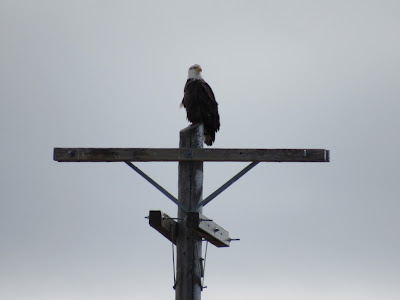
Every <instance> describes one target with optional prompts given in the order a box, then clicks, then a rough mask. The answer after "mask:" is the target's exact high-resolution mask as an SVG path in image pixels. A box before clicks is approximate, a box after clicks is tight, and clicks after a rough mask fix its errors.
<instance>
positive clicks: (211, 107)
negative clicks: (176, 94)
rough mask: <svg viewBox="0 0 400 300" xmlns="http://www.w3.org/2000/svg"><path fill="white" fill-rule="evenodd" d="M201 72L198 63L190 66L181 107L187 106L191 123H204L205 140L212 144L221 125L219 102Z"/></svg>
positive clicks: (209, 144)
mask: <svg viewBox="0 0 400 300" xmlns="http://www.w3.org/2000/svg"><path fill="white" fill-rule="evenodd" d="M201 72H202V69H201V67H200V66H199V65H197V64H196V65H193V66H191V67H190V68H189V71H188V79H187V81H186V84H185V89H184V95H183V100H182V103H181V105H180V107H182V106H183V107H185V108H186V113H187V119H188V120H189V121H190V122H191V123H193V124H198V123H203V125H204V142H205V143H206V144H207V145H208V146H211V145H212V144H213V142H214V141H215V133H216V132H217V131H218V130H219V127H220V122H219V114H218V103H217V101H215V96H214V93H213V91H212V89H211V87H210V86H209V85H208V84H207V82H205V81H204V79H203V77H202V76H201Z"/></svg>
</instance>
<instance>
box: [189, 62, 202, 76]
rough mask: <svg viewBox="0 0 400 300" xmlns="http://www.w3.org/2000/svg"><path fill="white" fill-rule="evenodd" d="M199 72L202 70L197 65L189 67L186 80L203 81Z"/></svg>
mask: <svg viewBox="0 0 400 300" xmlns="http://www.w3.org/2000/svg"><path fill="white" fill-rule="evenodd" d="M201 71H203V70H202V69H201V67H200V66H199V65H198V64H195V65H193V66H191V67H190V68H189V71H188V79H203V77H202V76H201Z"/></svg>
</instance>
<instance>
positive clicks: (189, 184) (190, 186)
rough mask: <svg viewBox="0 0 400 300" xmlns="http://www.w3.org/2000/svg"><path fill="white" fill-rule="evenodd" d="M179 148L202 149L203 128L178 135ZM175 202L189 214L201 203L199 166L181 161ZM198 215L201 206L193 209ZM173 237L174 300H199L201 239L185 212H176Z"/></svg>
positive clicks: (193, 128) (201, 188) (200, 167)
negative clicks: (175, 231) (175, 264)
mask: <svg viewBox="0 0 400 300" xmlns="http://www.w3.org/2000/svg"><path fill="white" fill-rule="evenodd" d="M179 148H181V149H182V148H203V126H199V125H195V126H190V127H188V128H186V129H184V130H182V131H181V132H180V142H179ZM178 177H179V179H178V200H179V202H181V203H182V204H183V205H184V206H185V207H186V208H187V209H188V210H189V211H192V209H193V208H194V207H195V206H196V205H197V204H198V203H200V202H201V200H203V162H202V161H181V162H179V173H178ZM196 212H200V213H201V212H202V206H201V207H199V208H198V209H196ZM178 220H182V221H181V222H179V223H178V231H177V236H176V253H177V277H176V284H175V299H176V300H192V299H193V300H200V299H201V290H202V288H203V287H202V283H201V264H202V261H201V239H202V238H201V237H200V236H199V235H198V234H196V232H195V231H193V230H191V228H189V227H188V226H187V212H185V211H184V210H183V209H181V208H178Z"/></svg>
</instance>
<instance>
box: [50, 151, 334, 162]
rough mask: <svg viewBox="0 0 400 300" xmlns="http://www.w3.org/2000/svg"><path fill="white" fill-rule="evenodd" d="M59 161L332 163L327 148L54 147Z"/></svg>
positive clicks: (55, 157) (56, 158)
mask: <svg viewBox="0 0 400 300" xmlns="http://www.w3.org/2000/svg"><path fill="white" fill-rule="evenodd" d="M54 160H55V161H59V162H113V161H260V162H329V150H325V149H222V148H215V149H214V148H213V149H203V148H189V147H185V148H54Z"/></svg>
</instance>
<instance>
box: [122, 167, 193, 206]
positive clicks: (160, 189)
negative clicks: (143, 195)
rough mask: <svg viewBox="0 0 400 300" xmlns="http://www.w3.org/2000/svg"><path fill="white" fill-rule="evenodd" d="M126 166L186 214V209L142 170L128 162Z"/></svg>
mask: <svg viewBox="0 0 400 300" xmlns="http://www.w3.org/2000/svg"><path fill="white" fill-rule="evenodd" d="M125 163H126V164H127V165H128V166H130V167H131V168H132V169H133V170H135V171H136V172H137V173H138V174H139V175H140V176H142V177H143V178H144V179H146V180H147V181H148V182H150V183H151V184H152V185H153V186H154V187H155V188H156V189H157V190H159V191H160V192H161V193H163V194H164V195H165V196H167V198H169V199H170V200H171V201H172V202H174V203H175V204H176V205H178V206H179V207H180V208H181V209H182V210H183V211H184V212H187V209H186V207H185V206H184V205H183V204H182V203H181V202H179V201H178V199H176V198H175V197H174V196H172V195H171V194H170V193H169V192H168V191H167V190H166V189H164V188H163V187H162V186H161V185H159V184H158V183H157V182H155V181H154V180H153V179H151V178H150V176H148V175H147V174H146V173H144V172H143V171H142V170H140V169H139V168H138V167H136V166H135V165H134V164H133V163H131V162H130V161H126V162H125Z"/></svg>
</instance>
